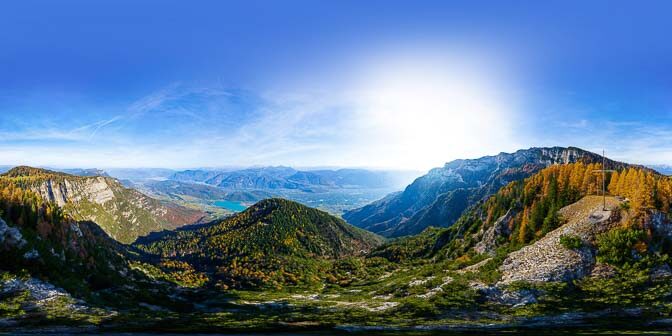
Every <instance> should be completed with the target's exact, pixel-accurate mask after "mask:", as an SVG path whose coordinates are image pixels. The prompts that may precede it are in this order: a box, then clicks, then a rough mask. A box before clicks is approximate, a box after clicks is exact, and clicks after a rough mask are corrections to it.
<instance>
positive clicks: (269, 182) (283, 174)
mask: <svg viewBox="0 0 672 336" xmlns="http://www.w3.org/2000/svg"><path fill="white" fill-rule="evenodd" d="M400 175H401V176H400ZM406 175H408V173H406ZM407 178H408V177H407V176H404V174H402V173H400V172H391V171H371V170H365V169H338V170H306V171H301V170H296V169H294V168H290V167H282V166H280V167H262V168H249V169H243V170H235V171H218V170H186V171H181V172H177V173H175V174H173V175H171V176H170V177H169V178H168V179H170V180H175V181H182V182H199V183H205V184H209V185H214V186H217V187H220V188H224V189H234V190H250V189H257V190H265V189H270V190H275V189H292V190H304V191H313V190H314V189H319V188H390V187H394V186H398V185H399V183H400V181H403V180H405V179H407Z"/></svg>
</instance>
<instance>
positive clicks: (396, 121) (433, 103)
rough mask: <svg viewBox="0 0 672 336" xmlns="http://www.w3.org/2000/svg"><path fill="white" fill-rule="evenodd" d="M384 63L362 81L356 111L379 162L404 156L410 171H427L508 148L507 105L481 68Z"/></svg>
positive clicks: (509, 116)
mask: <svg viewBox="0 0 672 336" xmlns="http://www.w3.org/2000/svg"><path fill="white" fill-rule="evenodd" d="M383 65H384V66H378V67H375V68H374V71H373V72H372V73H370V74H369V77H368V78H367V79H366V80H364V81H363V83H365V84H364V87H365V89H364V90H362V92H364V95H363V97H362V108H361V111H360V117H361V120H362V122H363V124H364V125H366V127H367V129H369V130H370V131H369V132H368V133H367V134H368V135H369V137H368V139H367V142H368V143H377V144H378V146H379V147H380V148H382V149H383V150H381V153H384V155H383V156H381V157H382V158H385V159H388V160H392V159H394V160H396V161H395V162H394V164H395V165H398V164H399V156H400V155H403V157H404V160H403V161H404V163H405V165H407V166H408V167H409V168H411V167H412V168H422V169H427V168H431V167H435V166H437V165H441V164H442V163H443V162H445V160H446V159H451V158H458V157H472V156H475V155H476V156H477V155H481V154H491V153H493V152H496V151H498V150H501V149H502V148H508V147H512V145H513V144H512V143H513V134H512V133H513V132H512V130H511V125H512V122H513V117H514V116H513V113H512V110H513V109H512V108H511V107H510V105H511V102H510V100H509V99H507V97H505V96H506V95H505V92H504V90H502V89H501V88H500V86H498V85H496V84H497V83H496V81H495V80H494V79H493V78H491V77H489V76H488V74H485V73H484V72H483V71H482V70H477V69H474V68H470V67H469V66H468V65H466V64H464V63H461V62H454V63H447V62H431V61H430V62H425V61H423V60H416V61H413V62H409V61H404V62H392V63H383ZM380 148H379V149H380ZM437 160H441V161H437ZM381 164H383V165H386V164H392V162H390V163H387V162H383V163H381Z"/></svg>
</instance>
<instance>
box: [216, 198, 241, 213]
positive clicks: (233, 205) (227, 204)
mask: <svg viewBox="0 0 672 336" xmlns="http://www.w3.org/2000/svg"><path fill="white" fill-rule="evenodd" d="M215 205H216V206H218V207H220V208H224V209H227V210H231V211H236V212H240V211H243V210H245V209H247V207H246V206H245V205H243V204H242V203H240V202H234V201H215Z"/></svg>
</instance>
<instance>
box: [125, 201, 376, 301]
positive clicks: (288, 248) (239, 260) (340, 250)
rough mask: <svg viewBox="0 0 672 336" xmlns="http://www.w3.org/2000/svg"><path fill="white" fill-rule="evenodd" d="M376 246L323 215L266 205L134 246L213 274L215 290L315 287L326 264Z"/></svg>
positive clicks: (368, 237)
mask: <svg viewBox="0 0 672 336" xmlns="http://www.w3.org/2000/svg"><path fill="white" fill-rule="evenodd" d="M381 243H382V238H380V237H377V236H376V235H374V234H372V233H369V232H366V231H364V230H361V229H358V228H355V227H353V226H351V225H349V224H347V223H345V222H344V221H342V220H340V219H338V218H335V217H333V216H331V215H329V214H328V213H326V212H323V211H320V210H316V209H312V208H308V207H306V206H303V205H300V204H298V203H295V202H292V201H288V200H284V199H267V200H264V201H261V202H259V203H257V204H255V205H254V206H252V207H250V208H249V209H247V210H246V211H244V212H242V213H241V214H238V215H236V216H233V217H230V218H227V219H225V220H223V221H221V222H218V223H215V224H212V225H207V226H205V227H201V228H197V229H193V230H180V231H177V232H175V233H172V234H169V235H166V236H162V237H160V238H159V239H158V240H152V239H151V238H150V239H143V240H140V241H139V242H138V243H137V244H135V246H136V247H138V248H139V249H141V250H143V251H144V252H146V253H149V254H151V255H156V256H159V257H161V258H174V259H179V260H183V261H187V262H188V263H190V264H192V265H193V266H194V267H195V268H197V269H199V270H201V271H210V272H214V274H215V276H216V278H217V279H218V285H219V286H220V287H224V288H229V287H231V286H233V287H249V286H255V287H256V286H262V287H263V286H273V287H281V286H283V285H284V284H293V285H297V284H311V283H316V282H318V281H320V280H321V279H324V275H325V273H324V271H325V269H328V267H329V265H328V264H327V263H325V261H326V260H330V259H332V260H333V259H336V258H340V257H346V256H354V255H362V254H364V253H366V252H367V251H369V250H371V249H372V248H374V247H375V246H377V245H379V244H381Z"/></svg>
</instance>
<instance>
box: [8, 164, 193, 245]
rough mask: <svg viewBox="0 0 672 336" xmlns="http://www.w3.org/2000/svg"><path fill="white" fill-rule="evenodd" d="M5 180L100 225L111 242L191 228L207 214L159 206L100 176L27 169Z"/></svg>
mask: <svg viewBox="0 0 672 336" xmlns="http://www.w3.org/2000/svg"><path fill="white" fill-rule="evenodd" d="M7 176H10V177H13V178H18V179H24V180H26V183H25V185H26V186H27V187H28V188H29V189H31V190H32V191H34V192H36V193H39V194H40V195H41V197H42V198H43V199H44V200H46V201H49V202H53V203H55V204H57V205H58V206H59V207H61V208H63V209H64V210H65V211H66V212H67V213H68V214H69V215H70V216H72V218H74V219H76V220H82V221H83V220H88V221H92V222H95V223H97V224H98V225H100V227H101V228H103V230H104V231H105V232H106V233H107V234H108V235H110V236H111V237H112V238H114V239H116V240H118V241H120V242H122V243H132V242H133V241H134V240H135V239H136V238H138V237H140V236H144V235H147V234H149V233H150V232H154V231H161V230H166V229H175V228H177V227H180V226H183V225H188V224H194V223H197V222H199V221H200V220H201V219H203V218H204V217H205V216H206V214H205V213H203V212H201V211H198V210H193V209H189V208H185V207H182V206H179V205H177V204H174V203H169V202H162V201H159V200H156V199H153V198H151V197H148V196H146V195H144V194H142V193H140V192H139V191H137V190H134V189H128V188H125V187H124V186H122V185H121V184H120V183H119V182H118V181H117V180H115V179H113V178H109V177H103V176H93V177H82V176H74V175H68V174H64V173H56V172H51V171H47V170H42V169H35V168H30V167H18V168H15V169H13V170H10V171H9V172H8V173H7Z"/></svg>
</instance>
